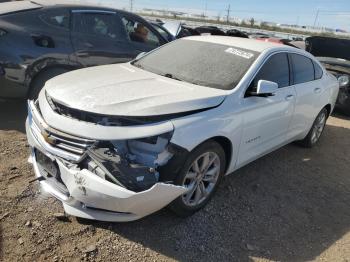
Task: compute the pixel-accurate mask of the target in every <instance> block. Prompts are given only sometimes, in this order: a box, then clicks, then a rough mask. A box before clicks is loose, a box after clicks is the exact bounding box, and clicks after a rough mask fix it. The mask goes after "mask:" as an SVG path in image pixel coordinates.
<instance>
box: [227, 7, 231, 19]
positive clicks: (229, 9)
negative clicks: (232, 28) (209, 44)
mask: <svg viewBox="0 0 350 262" xmlns="http://www.w3.org/2000/svg"><path fill="white" fill-rule="evenodd" d="M230 12H231V5H228V8H227V16H226V22H227V23H229V21H230Z"/></svg>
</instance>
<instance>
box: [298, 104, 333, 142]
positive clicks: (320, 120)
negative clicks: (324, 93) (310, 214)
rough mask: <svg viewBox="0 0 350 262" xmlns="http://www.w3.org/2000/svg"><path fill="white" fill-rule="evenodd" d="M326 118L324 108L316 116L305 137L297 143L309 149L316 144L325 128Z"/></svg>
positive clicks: (326, 112)
mask: <svg viewBox="0 0 350 262" xmlns="http://www.w3.org/2000/svg"><path fill="white" fill-rule="evenodd" d="M327 117H328V111H327V109H326V108H323V109H322V110H321V112H320V113H319V114H318V115H317V117H316V119H315V121H314V123H313V125H312V127H311V129H310V131H309V133H308V134H307V136H306V137H305V138H304V139H303V140H301V141H300V142H299V143H300V144H301V145H302V146H304V147H310V148H311V147H313V146H314V145H315V144H317V142H318V141H319V139H320V137H321V135H322V133H323V130H324V127H325V126H326V121H327Z"/></svg>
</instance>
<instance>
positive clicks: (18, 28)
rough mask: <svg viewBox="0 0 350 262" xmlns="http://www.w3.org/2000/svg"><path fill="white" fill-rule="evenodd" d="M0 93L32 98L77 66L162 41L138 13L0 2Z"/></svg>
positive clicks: (127, 56)
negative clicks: (54, 79)
mask: <svg viewBox="0 0 350 262" xmlns="http://www.w3.org/2000/svg"><path fill="white" fill-rule="evenodd" d="M0 10H1V11H0V97H11V98H23V97H30V98H33V97H36V96H37V94H38V92H39V91H40V90H41V88H42V87H43V85H44V83H45V82H46V81H47V80H48V79H50V78H52V77H54V76H57V75H59V74H62V73H65V72H67V71H71V70H74V69H78V68H83V67H89V66H96V65H102V64H111V63H123V62H127V61H130V60H132V59H134V58H135V57H136V56H137V55H138V54H139V53H141V52H148V51H150V50H152V49H154V48H156V47H158V46H160V45H163V44H165V43H167V42H168V39H166V38H164V37H163V36H162V34H160V33H159V32H158V31H157V30H156V29H155V28H153V27H152V26H151V25H150V24H149V23H148V22H147V21H145V20H144V19H143V18H141V17H139V16H137V15H135V14H132V13H129V12H125V11H121V10H115V9H110V8H104V7H97V6H96V7H95V6H91V5H89V6H81V5H80V6H79V5H47V4H39V3H37V2H29V1H21V2H9V3H2V4H0Z"/></svg>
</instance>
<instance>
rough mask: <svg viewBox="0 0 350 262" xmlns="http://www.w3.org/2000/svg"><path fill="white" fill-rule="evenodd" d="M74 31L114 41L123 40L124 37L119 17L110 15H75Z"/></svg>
mask: <svg viewBox="0 0 350 262" xmlns="http://www.w3.org/2000/svg"><path fill="white" fill-rule="evenodd" d="M73 30H74V31H75V32H78V33H83V34H87V35H91V36H96V37H106V38H110V39H113V40H117V39H119V38H121V35H122V27H121V25H120V23H119V22H118V18H117V16H116V15H115V14H109V13H75V14H74V26H73Z"/></svg>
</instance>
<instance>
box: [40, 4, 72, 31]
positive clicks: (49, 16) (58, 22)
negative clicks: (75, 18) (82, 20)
mask: <svg viewBox="0 0 350 262" xmlns="http://www.w3.org/2000/svg"><path fill="white" fill-rule="evenodd" d="M39 18H40V19H41V20H42V21H43V22H44V23H45V24H47V25H50V26H54V27H60V28H66V29H69V11H68V10H63V9H57V10H56V9H54V10H46V11H45V13H43V14H42V15H40V16H39Z"/></svg>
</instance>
